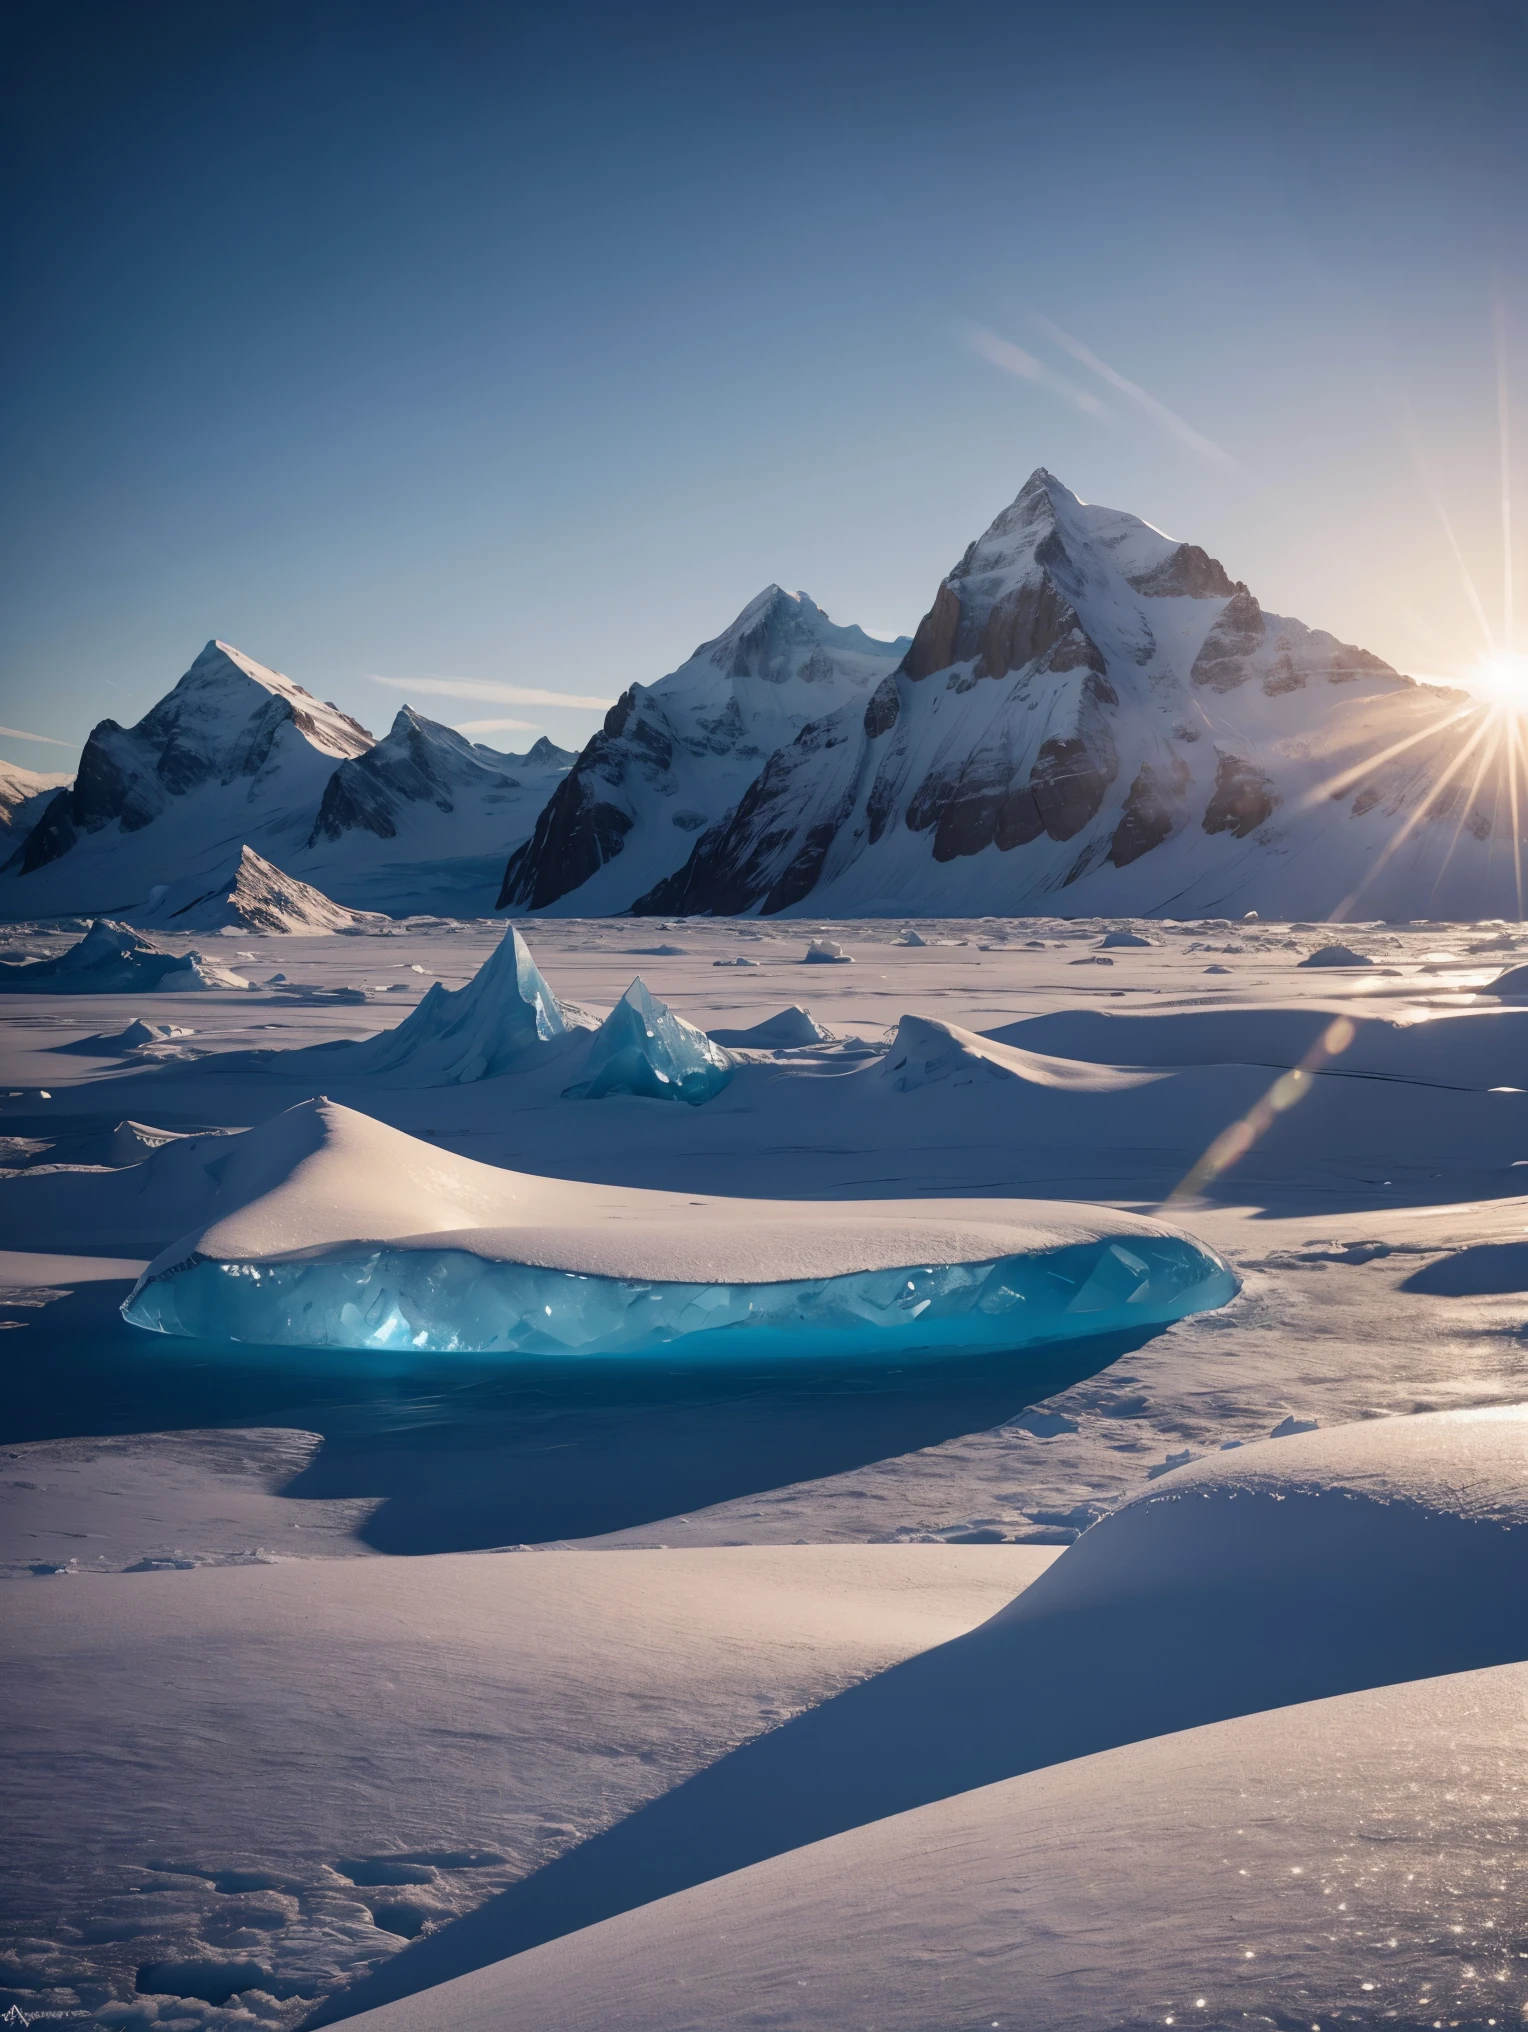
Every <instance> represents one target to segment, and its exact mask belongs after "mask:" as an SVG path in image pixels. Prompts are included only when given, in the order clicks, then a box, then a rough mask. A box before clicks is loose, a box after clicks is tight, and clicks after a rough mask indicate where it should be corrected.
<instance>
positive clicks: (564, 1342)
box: [122, 1233, 1238, 1361]
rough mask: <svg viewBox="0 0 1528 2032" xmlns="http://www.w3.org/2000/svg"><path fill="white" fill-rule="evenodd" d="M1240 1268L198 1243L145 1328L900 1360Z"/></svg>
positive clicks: (1224, 1280) (1039, 1329)
mask: <svg viewBox="0 0 1528 2032" xmlns="http://www.w3.org/2000/svg"><path fill="white" fill-rule="evenodd" d="M1237 1288H1238V1286H1237V1280H1236V1278H1235V1276H1234V1275H1233V1273H1232V1272H1231V1271H1230V1270H1229V1269H1228V1268H1227V1266H1226V1265H1225V1263H1223V1262H1222V1261H1221V1259H1220V1258H1219V1257H1218V1256H1217V1255H1216V1254H1215V1253H1214V1252H1213V1251H1212V1250H1210V1249H1207V1248H1205V1247H1204V1246H1203V1245H1202V1244H1200V1243H1197V1242H1195V1241H1193V1240H1192V1239H1191V1238H1189V1237H1188V1236H1186V1235H1175V1234H1171V1233H1165V1234H1139V1235H1137V1234H1132V1235H1130V1236H1129V1237H1128V1238H1127V1239H1125V1240H1095V1241H1088V1242H1082V1243H1073V1244H1069V1245H1067V1246H1065V1247H1063V1248H1054V1249H1048V1250H1042V1251H1036V1252H1034V1253H1031V1254H1026V1255H1013V1256H1003V1257H999V1258H996V1259H994V1260H991V1261H987V1262H976V1263H956V1264H943V1265H940V1264H914V1265H909V1266H907V1267H905V1268H899V1269H882V1270H868V1271H859V1272H855V1273H853V1274H850V1275H847V1276H839V1277H824V1278H817V1279H815V1280H795V1281H790V1282H777V1283H767V1284H692V1283H665V1282H644V1281H640V1280H635V1279H627V1278H618V1277H610V1276H596V1275H591V1274H586V1273H582V1272H574V1271H566V1270H549V1269H543V1268H536V1267H532V1266H530V1265H527V1264H523V1263H514V1262H504V1261H498V1260H494V1259H493V1258H491V1257H486V1256H480V1255H476V1254H473V1253H472V1252H471V1251H469V1250H467V1249H463V1248H460V1247H458V1248H450V1247H431V1246H430V1245H429V1243H428V1242H427V1240H424V1239H421V1240H419V1241H418V1242H415V1243H414V1244H413V1245H412V1246H399V1245H387V1244H381V1245H378V1244H346V1245H342V1246H341V1247H339V1248H332V1249H329V1250H326V1251H324V1252H323V1253H322V1254H315V1255H313V1256H309V1257H306V1258H298V1259H293V1258H290V1257H289V1258H287V1259H286V1260H284V1261H279V1260H278V1261H272V1260H266V1261H262V1262H251V1261H242V1262H240V1261H224V1260H216V1259H212V1258H208V1257H202V1256H198V1255H196V1254H194V1253H193V1254H192V1255H190V1256H188V1257H187V1258H185V1259H183V1260H182V1261H181V1262H179V1263H175V1264H172V1265H170V1266H169V1267H167V1268H166V1269H164V1270H162V1271H160V1272H158V1273H157V1274H154V1275H152V1276H145V1278H144V1279H143V1280H142V1281H141V1282H140V1284H139V1286H138V1288H137V1289H136V1290H134V1292H133V1293H132V1295H131V1297H130V1298H129V1299H128V1301H127V1303H126V1304H125V1305H124V1306H123V1308H122V1311H123V1316H124V1317H125V1318H126V1319H127V1320H129V1321H130V1322H131V1323H132V1324H133V1325H134V1326H140V1327H146V1328H148V1329H150V1330H151V1331H156V1332H159V1333H168V1334H189V1335H194V1336H196V1337H198V1338H202V1339H208V1340H224V1341H239V1342H253V1343H257V1344H260V1345H264V1346H277V1347H308V1348H352V1349H356V1350H377V1351H383V1350H410V1349H412V1350H417V1351H420V1352H423V1353H439V1354H501V1355H577V1356H599V1355H644V1354H651V1353H655V1352H658V1351H662V1352H663V1353H665V1354H667V1355H683V1356H693V1357H696V1358H700V1359H705V1360H712V1361H715V1360H728V1359H732V1358H741V1359H754V1358H758V1357H761V1356H762V1357H776V1356H781V1355H796V1354H800V1355H825V1354H837V1355H847V1356H869V1357H884V1356H900V1355H903V1354H913V1353H940V1352H944V1353H954V1352H961V1353H968V1352H980V1351H983V1350H987V1351H1002V1350H1009V1349H1019V1348H1026V1347H1031V1346H1036V1345H1041V1344H1044V1343H1047V1342H1055V1341H1065V1340H1077V1339H1082V1338H1085V1337H1087V1336H1090V1335H1095V1334H1107V1333H1117V1332H1121V1331H1131V1330H1138V1329H1141V1328H1146V1327H1158V1326H1164V1325H1167V1324H1169V1323H1170V1322H1171V1321H1173V1320H1176V1319H1182V1318H1184V1317H1186V1316H1187V1315H1188V1314H1189V1313H1194V1312H1204V1311H1208V1310H1210V1309H1212V1308H1213V1307H1215V1306H1220V1305H1224V1304H1226V1303H1227V1302H1228V1300H1230V1299H1231V1298H1233V1297H1234V1296H1235V1294H1236V1291H1237Z"/></svg>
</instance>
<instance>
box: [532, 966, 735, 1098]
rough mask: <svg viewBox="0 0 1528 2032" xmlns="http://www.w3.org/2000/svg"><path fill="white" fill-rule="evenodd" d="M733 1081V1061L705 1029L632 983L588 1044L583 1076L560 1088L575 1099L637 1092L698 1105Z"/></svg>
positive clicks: (640, 984)
mask: <svg viewBox="0 0 1528 2032" xmlns="http://www.w3.org/2000/svg"><path fill="white" fill-rule="evenodd" d="M731 1077H732V1061H731V1059H730V1058H728V1056H727V1054H726V1052H725V1051H724V1050H723V1049H722V1047H721V1046H720V1045H719V1044H713V1043H712V1042H711V1039H710V1038H709V1037H707V1035H706V1033H705V1032H704V1031H703V1030H697V1029H696V1028H695V1025H694V1024H693V1023H686V1022H685V1020H684V1018H683V1017H682V1016H676V1015H675V1014H674V1012H673V1010H672V1009H670V1008H669V1007H668V1006H667V1004H666V1003H663V1002H660V1001H659V1000H658V999H657V997H656V996H654V995H651V994H649V993H648V990H647V988H646V986H645V984H644V983H643V981H642V980H641V978H640V976H639V977H638V979H636V980H635V981H633V982H632V984H631V986H630V987H629V988H628V989H627V990H626V993H625V994H624V995H623V996H622V997H621V999H620V1001H619V1002H617V1003H616V1005H615V1007H614V1008H613V1009H612V1010H611V1012H610V1014H609V1015H608V1016H607V1017H606V1018H605V1020H604V1022H603V1023H602V1024H601V1025H600V1027H599V1029H598V1030H597V1031H596V1032H595V1034H594V1037H593V1039H592V1041H591V1042H590V1045H589V1056H588V1057H587V1059H586V1060H585V1061H584V1076H583V1078H582V1079H581V1080H579V1081H577V1082H576V1083H575V1084H574V1085H573V1086H570V1087H567V1088H566V1089H564V1091H565V1093H566V1094H567V1096H568V1097H569V1098H571V1099H576V1100H588V1101H596V1100H603V1099H604V1098H605V1097H606V1096H607V1095H610V1094H635V1095H639V1096H641V1097H643V1098H645V1099H647V1100H657V1101H688V1102H689V1103H690V1105H691V1106H692V1107H699V1106H700V1104H701V1103H702V1102H703V1101H709V1100H710V1099H711V1098H712V1096H713V1095H715V1094H719V1093H720V1092H721V1090H722V1088H723V1087H724V1086H725V1085H726V1084H727V1082H728V1080H730V1079H731Z"/></svg>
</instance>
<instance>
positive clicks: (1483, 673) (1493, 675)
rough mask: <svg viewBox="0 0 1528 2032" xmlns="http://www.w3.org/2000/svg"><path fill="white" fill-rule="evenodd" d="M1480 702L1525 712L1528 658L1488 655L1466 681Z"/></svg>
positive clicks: (1527, 703) (1527, 687) (1527, 709)
mask: <svg viewBox="0 0 1528 2032" xmlns="http://www.w3.org/2000/svg"><path fill="white" fill-rule="evenodd" d="M1467 682H1468V684H1469V688H1470V690H1471V691H1472V692H1473V693H1474V694H1475V696H1476V697H1477V698H1479V699H1483V700H1485V701H1486V702H1487V703H1488V704H1490V705H1494V706H1516V707H1518V708H1519V709H1520V710H1521V711H1523V712H1528V656H1522V655H1517V654H1515V653H1514V654H1509V655H1498V656H1487V657H1484V658H1483V659H1482V660H1481V662H1479V663H1478V664H1477V665H1476V666H1475V668H1474V670H1472V671H1471V673H1470V675H1469V678H1468V680H1467Z"/></svg>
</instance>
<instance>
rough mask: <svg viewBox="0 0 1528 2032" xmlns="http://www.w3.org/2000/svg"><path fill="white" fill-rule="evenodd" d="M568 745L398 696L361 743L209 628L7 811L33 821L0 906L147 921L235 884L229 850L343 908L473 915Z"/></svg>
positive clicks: (348, 726)
mask: <svg viewBox="0 0 1528 2032" xmlns="http://www.w3.org/2000/svg"><path fill="white" fill-rule="evenodd" d="M573 759H574V758H573V757H572V755H570V754H568V753H567V752H565V751H564V750H563V749H561V748H555V747H553V745H552V744H551V742H550V741H538V742H537V743H536V745H535V746H534V747H533V748H532V749H531V750H530V752H529V753H528V754H526V755H501V754H499V753H497V752H496V751H495V750H494V749H492V748H485V747H480V746H477V745H475V744H474V743H472V742H470V741H467V740H465V739H464V738H463V737H462V736H461V735H460V734H458V733H456V732H454V731H453V729H451V728H450V727H442V726H437V725H436V724H435V723H434V722H433V721H431V720H427V719H424V718H423V717H422V716H421V715H420V714H418V713H415V712H414V711H413V710H412V709H411V708H409V707H407V706H405V707H404V708H403V710H402V711H401V712H400V713H399V714H398V716H397V718H396V719H395V720H394V722H393V725H392V728H391V730H390V731H389V732H388V733H387V734H386V735H385V736H384V737H383V738H382V739H381V740H380V741H379V740H377V739H376V738H375V737H374V736H373V735H372V734H371V733H369V732H368V731H367V729H366V728H365V727H363V726H361V725H360V724H359V722H358V721H356V720H353V719H351V718H350V717H349V715H348V714H346V713H342V712H340V711H339V709H338V708H337V707H335V706H332V705H325V704H322V703H321V702H320V701H319V700H318V699H315V698H314V697H312V696H311V695H310V694H309V693H308V692H306V691H304V690H303V688H302V686H301V685H298V684H294V683H293V682H292V680H291V679H290V678H287V677H283V676H282V675H281V674H280V673H279V672H278V671H274V670H268V669H266V667H265V666H264V665H263V664H260V663H256V662H255V660H254V659H253V658H252V657H249V656H245V655H244V654H243V653H242V652H241V651H240V650H237V649H235V648H233V647H231V646H230V645H229V644H228V643H226V642H209V643H208V644H207V646H206V648H205V649H204V650H203V651H202V653H201V655H200V656H198V657H197V659H196V661H195V662H194V663H193V664H192V666H191V668H190V669H189V670H188V671H187V672H186V674H185V676H184V677H183V678H182V679H181V680H180V682H179V683H178V684H177V685H176V686H175V687H174V689H173V690H172V691H170V692H168V693H167V694H166V696H165V697H164V698H162V699H161V700H160V701H159V703H158V704H157V705H156V706H154V707H153V708H152V709H151V710H150V711H149V712H148V713H146V714H145V715H144V717H143V718H142V719H141V720H140V721H139V722H138V723H137V725H136V726H133V727H119V726H118V725H117V723H116V722H115V721H114V720H103V721H102V722H101V724H100V725H99V726H98V727H97V728H95V730H94V731H93V732H92V734H91V735H90V738H89V740H88V741H87V742H86V743H85V748H84V752H83V754H82V755H81V757H80V766H79V770H78V772H77V774H76V775H75V777H74V779H73V782H72V783H68V782H67V781H66V784H65V787H64V788H61V789H57V790H55V791H54V792H53V794H52V795H51V797H49V798H47V799H46V800H42V801H41V808H40V809H39V802H40V800H39V798H38V797H37V796H36V795H35V794H33V795H32V796H31V797H30V798H29V801H28V802H27V803H26V804H24V805H21V806H19V807H18V809H19V810H20V811H24V812H25V813H27V815H29V816H32V817H33V823H32V824H31V825H30V827H29V828H28V829H26V831H25V832H24V834H23V835H22V836H21V837H20V838H19V842H18V844H17V845H16V846H15V847H14V848H13V850H12V852H11V854H10V856H9V858H8V859H7V860H6V862H5V865H4V869H3V871H0V915H3V916H4V917H7V918H11V919H15V918H21V917H50V916H57V915H64V914H71V913H96V912H106V913H108V914H110V915H112V916H118V917H123V916H127V917H135V918H137V919H138V921H141V922H159V921H160V918H161V914H162V909H163V904H164V899H165V897H166V895H167V894H171V893H172V892H173V897H181V898H184V897H186V896H188V895H195V896H197V897H203V898H204V897H206V896H207V895H208V894H210V893H211V892H212V891H215V890H221V889H223V888H225V887H227V886H228V885H233V886H235V887H237V886H238V884H239V883H240V880H241V874H240V869H241V856H242V855H243V852H244V850H245V849H246V848H250V849H253V850H254V852H255V854H256V855H257V856H258V857H260V858H261V859H262V860H263V861H264V862H268V863H272V864H274V870H275V871H280V872H281V873H283V874H285V875H289V876H292V877H294V878H296V879H297V880H298V881H299V883H301V884H306V885H309V886H310V887H311V888H314V889H317V890H320V891H322V892H324V893H325V894H326V895H327V896H331V897H333V898H335V899H337V900H338V901H339V902H341V903H342V904H345V905H348V906H351V907H352V908H357V907H358V908H362V909H381V910H386V911H388V912H391V913H394V914H404V913H406V912H409V911H439V912H443V913H448V914H464V915H473V916H481V915H486V914H487V912H488V911H489V910H490V909H491V908H492V906H493V901H494V896H495V894H496V893H497V891H496V884H497V881H498V878H499V876H500V874H501V872H502V868H503V862H504V856H505V854H506V852H507V851H508V850H509V849H510V848H511V847H512V846H514V845H515V844H516V842H517V841H518V840H519V839H521V838H523V837H524V836H525V835H526V834H527V833H529V831H530V829H531V827H532V825H533V824H534V822H535V819H536V815H537V813H538V812H539V811H540V810H541V808H542V806H543V805H544V803H545V802H546V800H547V797H548V796H549V794H550V792H551V790H552V788H553V786H554V785H555V784H556V783H557V781H558V780H559V779H560V778H561V777H562V776H563V775H565V774H566V772H567V770H568V768H569V766H570V764H571V763H572V761H573ZM12 773H18V772H12ZM21 773H24V772H21ZM9 832H10V837H11V838H12V839H17V837H18V834H20V833H21V828H20V827H19V826H18V825H17V824H15V823H14V822H13V824H12V825H11V827H10V829H9ZM242 880H243V883H244V887H245V888H246V889H247V888H248V885H249V869H248V865H247V864H245V866H244V872H243V876H242ZM172 900H173V899H172ZM308 908H309V909H310V910H312V909H315V908H317V906H312V905H310V906H308ZM297 914H298V915H300V914H301V912H298V913H297Z"/></svg>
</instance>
